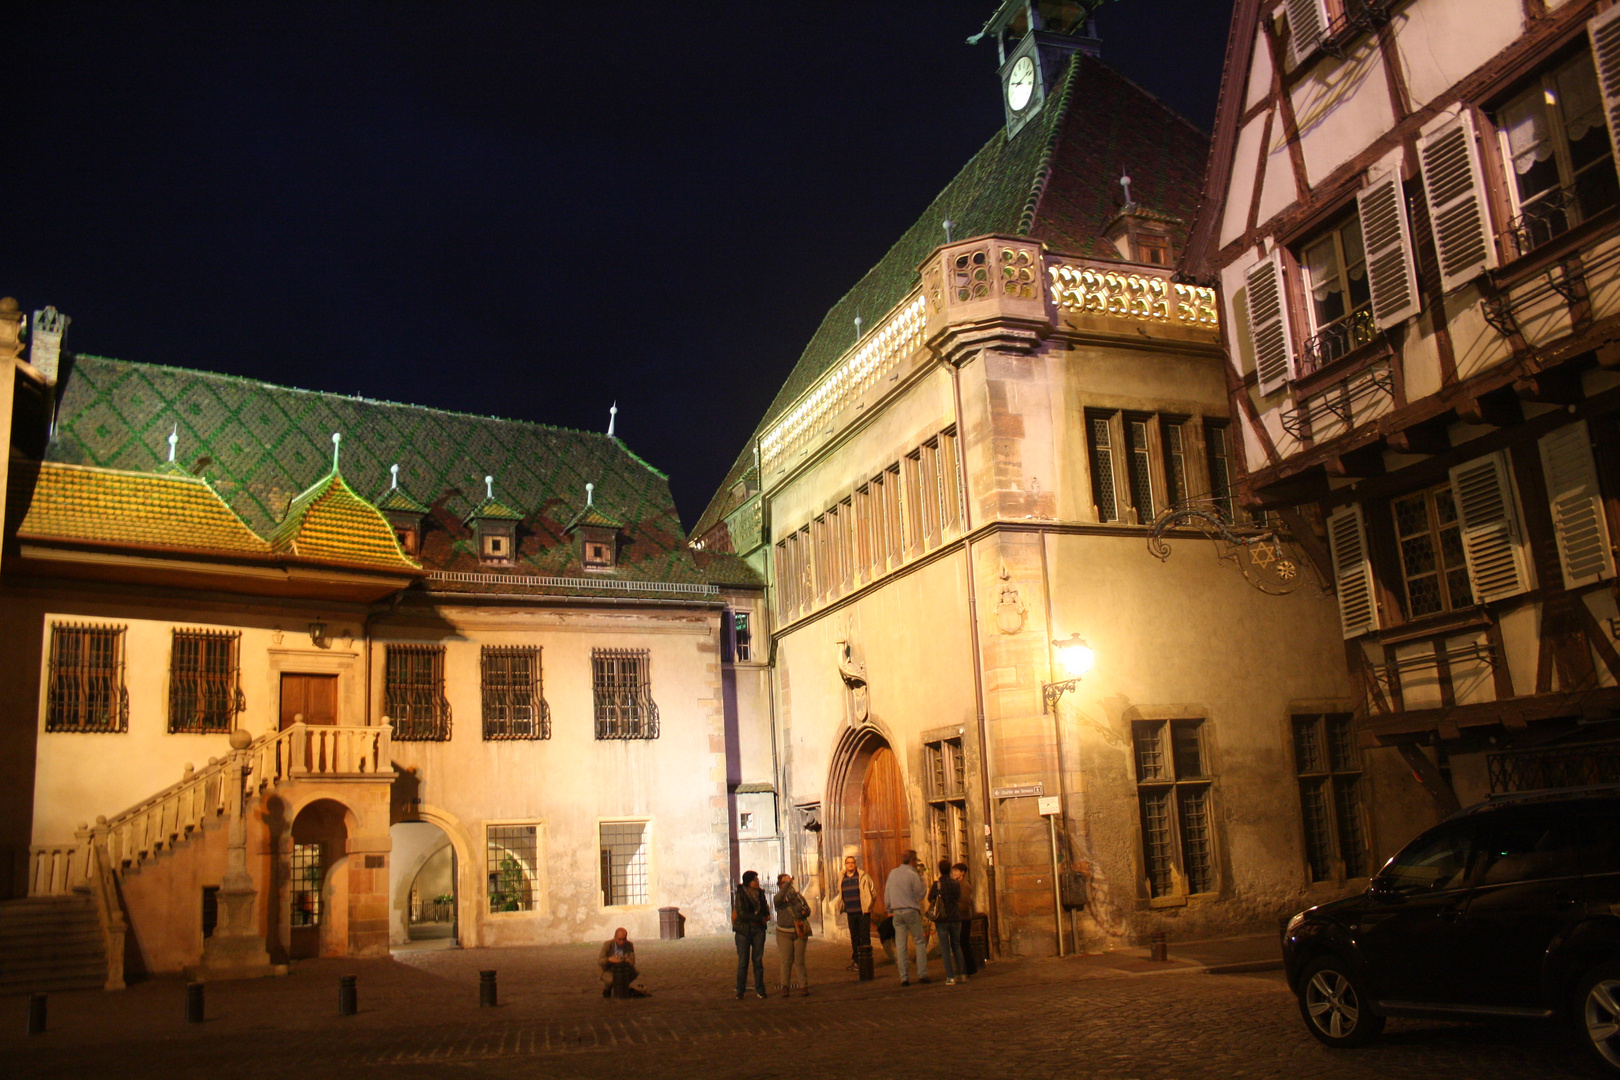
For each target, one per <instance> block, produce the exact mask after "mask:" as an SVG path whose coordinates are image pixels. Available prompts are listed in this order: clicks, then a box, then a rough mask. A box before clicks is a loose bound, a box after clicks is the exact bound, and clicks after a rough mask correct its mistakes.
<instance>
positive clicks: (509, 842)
mask: <svg viewBox="0 0 1620 1080" xmlns="http://www.w3.org/2000/svg"><path fill="white" fill-rule="evenodd" d="M539 865H540V827H539V825H486V826H484V867H485V871H486V873H487V874H488V882H489V910H490V911H535V910H537V909H538V908H539V906H540V905H539V889H538V887H537V885H536V882H537V881H538V879H539V877H538V873H537V870H538V867H539Z"/></svg>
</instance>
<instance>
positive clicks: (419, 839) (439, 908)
mask: <svg viewBox="0 0 1620 1080" xmlns="http://www.w3.org/2000/svg"><path fill="white" fill-rule="evenodd" d="M388 834H389V839H390V840H391V841H392V842H393V845H394V846H393V849H392V851H391V852H390V860H389V868H390V869H389V880H388V944H389V946H390V947H399V946H404V945H410V944H412V943H414V942H432V941H440V942H442V943H443V944H445V945H454V944H455V938H456V923H457V922H458V921H459V920H458V915H459V914H460V912H459V908H460V899H461V897H460V889H459V888H458V882H457V877H458V876H459V875H458V869H459V865H458V864H459V863H460V859H459V858H458V857H457V854H456V846H455V844H454V843H453V842H452V840H451V837H450V834H449V833H448V832H446V831H445V830H444V829H442V828H441V827H439V826H438V825H437V824H435V823H433V822H431V821H398V822H395V823H394V824H393V826H392V827H390V829H389V830H388Z"/></svg>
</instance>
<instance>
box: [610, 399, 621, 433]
mask: <svg viewBox="0 0 1620 1080" xmlns="http://www.w3.org/2000/svg"><path fill="white" fill-rule="evenodd" d="M618 418H619V403H618V402H617V401H615V402H614V403H613V407H612V408H611V409H609V410H608V438H610V439H611V438H613V422H614V421H615V420H617V419H618Z"/></svg>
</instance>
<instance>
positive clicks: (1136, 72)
mask: <svg viewBox="0 0 1620 1080" xmlns="http://www.w3.org/2000/svg"><path fill="white" fill-rule="evenodd" d="M994 7H995V3H994V0H907V2H900V0H861V2H847V3H833V2H829V3H820V4H784V3H779V2H770V3H767V2H757V3H688V4H645V3H641V4H631V3H614V2H611V0H591V2H589V3H570V4H565V3H561V2H557V0H547V2H544V3H525V4H518V3H506V4H496V3H477V2H470V0H461V2H457V3H443V4H413V3H403V2H398V3H392V2H391V3H371V4H366V3H341V2H327V3H320V4H296V3H294V4H275V5H271V4H221V3H198V4H180V3H163V2H153V3H141V4H136V3H105V2H101V3H75V2H60V0H58V2H53V3H49V4H44V3H35V4H31V5H27V6H23V5H16V6H14V7H13V8H12V14H11V17H10V19H8V26H7V36H8V39H9V40H8V44H9V47H8V49H7V50H6V63H5V64H4V65H0V88H3V93H0V100H3V101H5V102H6V103H7V104H8V106H9V108H8V119H9V121H10V126H11V138H10V139H9V140H8V142H9V145H10V147H11V149H10V152H9V153H8V155H7V158H8V163H7V166H6V169H5V172H6V178H5V180H4V182H3V185H0V190H4V191H5V193H6V194H5V201H4V205H5V219H6V224H7V230H6V231H7V234H8V235H7V242H6V245H5V246H6V253H7V257H6V259H5V261H4V266H5V271H6V272H5V274H4V277H3V279H0V294H7V295H14V296H16V297H17V298H18V299H19V300H20V301H21V302H22V304H23V306H24V308H25V310H32V309H33V308H37V307H42V306H44V305H45V304H54V305H56V306H57V307H58V308H60V309H61V310H63V311H65V312H67V313H68V314H69V315H71V316H72V318H73V324H72V326H71V327H70V329H69V332H68V345H69V347H70V348H72V349H74V350H77V351H81V352H88V353H95V354H99V355H105V356H116V357H119V358H121V359H127V360H142V361H148V362H153V363H164V364H177V365H181V366H187V367H198V368H204V369H208V370H213V371H223V372H230V373H233V374H240V375H246V376H250V377H254V378H261V379H265V380H268V381H272V382H278V383H285V384H290V385H293V386H301V387H306V388H309V389H318V390H331V391H336V392H340V393H350V394H354V393H358V394H363V395H365V396H367V397H375V398H385V399H391V400H396V401H409V402H415V403H419V404H424V405H433V406H438V407H441V408H448V409H456V410H464V411H468V412H475V413H483V414H490V415H501V416H512V417H519V418H523V419H530V420H537V421H541V422H543V423H549V424H560V425H563V426H566V427H585V428H593V429H602V428H604V427H605V426H606V424H607V412H608V406H609V404H611V403H612V402H613V401H614V400H615V399H617V401H618V404H619V426H618V433H619V434H620V435H621V436H622V437H623V438H624V439H625V441H626V443H627V444H628V445H629V446H630V447H631V449H633V450H635V451H636V452H637V453H638V454H640V455H641V456H642V457H644V458H646V459H647V460H648V461H650V462H651V463H653V464H654V465H656V466H657V467H658V468H660V469H662V470H663V471H665V472H667V473H669V474H670V480H671V485H672V487H673V488H674V492H675V497H676V501H677V504H678V505H679V508H680V511H681V516H682V518H683V519H684V520H685V521H686V522H687V523H688V524H690V523H691V522H692V521H693V520H694V519H695V518H696V517H697V515H698V514H699V513H700V512H701V511H702V509H703V506H704V505H705V504H706V503H707V501H708V499H709V496H710V495H711V494H712V493H713V489H714V487H715V485H717V484H718V483H719V482H720V480H721V479H722V478H723V476H724V474H725V472H726V469H727V467H728V466H729V465H730V463H731V461H732V460H733V459H734V458H735V457H736V455H737V453H738V451H739V450H740V449H741V447H742V444H743V441H744V440H745V439H746V438H747V436H748V434H749V433H750V432H751V431H752V430H753V427H754V425H755V424H756V423H757V422H758V419H759V417H760V415H761V413H762V412H763V411H764V408H765V406H766V405H767V404H768V403H769V401H770V399H771V397H772V396H773V395H774V394H775V392H776V390H777V389H778V387H779V386H780V385H781V383H782V380H783V379H784V378H785V377H786V374H787V372H788V370H789V369H790V368H791V367H792V365H793V363H794V361H795V360H796V359H797V358H798V354H799V352H800V350H801V349H802V348H803V346H804V344H805V342H806V341H807V340H808V338H809V336H810V333H811V331H812V330H813V329H814V328H815V326H816V324H817V322H819V320H820V318H821V316H822V314H823V313H824V312H825V311H826V309H827V308H828V307H829V306H830V305H831V304H832V303H833V301H835V300H836V299H837V298H838V297H839V296H840V295H842V294H843V293H844V292H845V291H846V290H847V289H848V288H849V287H850V286H851V285H853V284H854V283H855V281H856V280H857V279H858V278H859V277H860V275H861V274H862V273H863V272H864V271H865V270H866V269H867V268H868V267H870V266H871V265H872V264H873V263H874V262H876V261H877V259H878V258H879V257H880V256H881V255H882V254H883V252H884V251H885V250H886V249H887V248H888V246H889V244H890V243H891V242H892V241H893V240H894V239H895V238H896V237H897V236H898V235H899V234H900V233H901V231H903V230H904V229H905V227H906V226H907V225H909V224H910V222H911V221H912V220H914V219H915V217H916V215H917V214H918V213H920V212H921V210H922V209H923V208H924V207H925V206H926V205H927V203H928V201H929V200H930V199H931V198H932V197H933V195H934V194H935V193H937V192H938V190H939V189H940V188H941V187H943V186H944V184H945V183H946V181H947V180H949V179H950V177H951V176H952V175H953V174H954V173H955V172H956V171H957V169H959V168H960V167H961V166H962V164H963V163H965V162H966V161H967V159H968V158H969V157H970V156H971V155H972V154H973V152H974V151H975V150H976V149H977V148H978V147H979V146H980V145H982V144H983V142H984V141H985V140H986V139H987V138H989V137H990V135H991V134H992V133H993V132H994V131H995V129H996V127H997V126H998V125H999V124H1000V123H1001V122H1002V111H1001V105H1000V97H999V89H998V85H997V80H996V75H995V67H996V64H995V54H994V46H993V45H991V44H990V43H988V42H985V43H982V44H980V45H978V46H968V45H966V44H964V39H965V38H966V37H967V36H968V35H969V34H971V33H973V32H974V31H976V30H977V29H978V28H979V26H980V25H982V23H983V21H984V19H985V18H986V17H987V16H988V15H989V14H990V12H991V11H992V10H993V9H994ZM1229 18H1230V4H1229V3H1227V2H1225V0H1118V2H1115V3H1110V4H1107V5H1105V6H1104V8H1103V10H1102V11H1101V13H1100V20H1101V32H1102V37H1103V42H1104V44H1103V50H1104V51H1103V58H1104V60H1105V61H1107V62H1109V63H1110V64H1112V65H1113V66H1114V67H1116V68H1117V69H1118V70H1120V71H1122V72H1123V73H1125V74H1126V75H1128V76H1130V77H1131V78H1133V79H1135V80H1136V81H1137V82H1139V83H1141V84H1142V85H1143V86H1145V87H1147V88H1148V89H1149V90H1151V91H1153V92H1154V93H1156V94H1158V95H1159V96H1160V97H1161V98H1163V99H1165V100H1166V101H1167V102H1169V103H1170V104H1171V105H1172V106H1173V107H1175V108H1177V109H1178V110H1180V111H1181V112H1183V113H1184V114H1185V115H1186V116H1187V117H1188V118H1189V119H1191V120H1193V121H1194V122H1195V123H1197V124H1199V125H1200V126H1202V127H1204V128H1205V129H1208V127H1209V125H1210V123H1211V121H1212V119H1213V114H1214V106H1215V94H1216V90H1217V87H1218V83H1219V79H1220V72H1221V63H1222V58H1223V54H1224V49H1225V34H1226V30H1227V24H1228V20H1229Z"/></svg>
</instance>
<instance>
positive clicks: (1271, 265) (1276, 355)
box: [1247, 250, 1294, 394]
mask: <svg viewBox="0 0 1620 1080" xmlns="http://www.w3.org/2000/svg"><path fill="white" fill-rule="evenodd" d="M1247 278H1248V282H1249V340H1250V341H1251V342H1252V343H1253V344H1254V370H1255V374H1257V375H1258V376H1259V377H1260V392H1261V393H1262V394H1269V393H1271V392H1272V391H1273V390H1275V389H1277V388H1278V387H1279V386H1281V385H1283V383H1285V382H1287V381H1288V380H1289V379H1291V378H1293V375H1294V345H1293V339H1292V336H1291V335H1290V334H1289V329H1288V303H1287V298H1286V296H1285V295H1284V293H1283V271H1282V252H1281V251H1280V250H1279V251H1273V252H1272V253H1271V256H1270V257H1269V258H1266V259H1262V260H1261V261H1260V262H1258V263H1256V264H1255V265H1254V266H1252V267H1250V268H1249V273H1248V275H1247Z"/></svg>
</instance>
